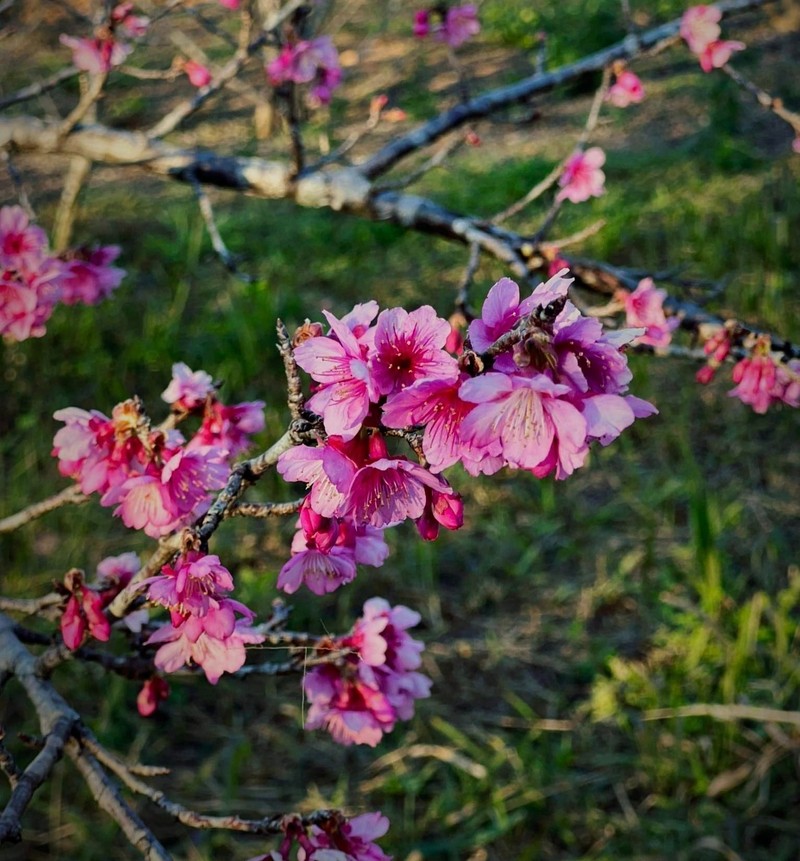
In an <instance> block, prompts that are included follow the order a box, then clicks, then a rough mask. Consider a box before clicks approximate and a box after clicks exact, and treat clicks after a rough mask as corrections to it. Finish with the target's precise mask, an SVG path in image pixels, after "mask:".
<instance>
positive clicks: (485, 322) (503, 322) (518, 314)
mask: <svg viewBox="0 0 800 861" xmlns="http://www.w3.org/2000/svg"><path fill="white" fill-rule="evenodd" d="M534 303H535V300H534V298H533V297H532V296H529V297H528V298H527V299H524V300H523V301H522V302H520V298H519V285H518V284H517V283H516V282H514V281H512V280H511V279H510V278H501V279H500V280H499V281H498V282H497V283H496V284H494V285H493V286H492V288H491V289H490V290H489V293H488V294H487V296H486V299H485V300H484V302H483V307H482V308H481V316H480V317H479V318H478V319H477V320H473V321H472V322H471V323H470V324H469V340H470V343H471V345H472V349H473V350H476V351H477V352H479V353H483V352H484V351H485V350H488V349H489V347H491V345H492V344H493V343H494V342H495V341H496V340H497V339H498V338H499V337H500V336H501V335H505V333H506V332H510V331H511V330H512V329H513V328H514V326H516V324H517V323H518V322H519V321H520V320H521V319H522V318H523V317H525V316H527V315H528V314H530V312H531V311H532V310H533V309H534V307H536V306H535V304H534Z"/></svg>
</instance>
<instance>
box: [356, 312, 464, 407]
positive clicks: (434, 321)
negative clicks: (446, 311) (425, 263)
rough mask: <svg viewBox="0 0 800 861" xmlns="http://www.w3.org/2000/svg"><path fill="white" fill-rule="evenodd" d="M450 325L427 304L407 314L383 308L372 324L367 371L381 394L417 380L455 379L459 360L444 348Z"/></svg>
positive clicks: (388, 392) (402, 387) (404, 386)
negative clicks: (373, 324)
mask: <svg viewBox="0 0 800 861" xmlns="http://www.w3.org/2000/svg"><path fill="white" fill-rule="evenodd" d="M449 336H450V324H449V323H448V322H447V320H444V319H442V318H441V317H439V316H437V314H436V311H434V309H433V308H431V306H430V305H423V306H422V307H421V308H417V309H416V310H414V311H411V312H410V313H409V312H408V311H405V310H404V309H403V308H391V309H390V310H387V311H382V312H381V313H380V315H379V317H378V322H377V324H376V327H375V339H374V346H375V352H374V353H373V354H372V356H371V359H370V365H369V367H370V371H371V373H372V377H373V379H374V380H375V385H376V386H377V388H378V391H379V392H380V393H381V394H384V395H386V394H390V393H391V392H396V391H399V390H401V389H404V388H406V387H407V386H410V385H411V384H412V383H415V382H416V381H417V380H420V379H423V378H424V379H440V380H455V379H456V378H457V376H458V363H457V362H456V360H455V359H454V358H453V357H452V356H451V355H450V354H449V353H447V352H445V350H444V345H445V343H446V342H447V339H448V337H449Z"/></svg>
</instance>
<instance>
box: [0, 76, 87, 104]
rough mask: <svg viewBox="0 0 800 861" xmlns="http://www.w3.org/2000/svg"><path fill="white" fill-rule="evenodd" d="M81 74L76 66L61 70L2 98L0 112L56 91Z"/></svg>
mask: <svg viewBox="0 0 800 861" xmlns="http://www.w3.org/2000/svg"><path fill="white" fill-rule="evenodd" d="M79 74H80V69H76V68H75V67H74V66H68V67H67V68H66V69H59V71H57V72H55V73H54V74H52V75H50V77H48V78H45V79H44V80H42V81H38V82H37V83H35V84H29V85H28V86H27V87H22V89H20V90H17V91H16V93H11V95H9V96H4V97H3V98H0V111H2V110H3V108H8V107H10V106H11V105H16V104H19V102H26V101H28V100H29V99H35V98H36V96H40V95H41V94H42V93H46V92H48V90H52V89H55V87H57V86H58V85H59V84H62V83H63V82H64V81H69V80H71V79H72V78H74V77H76V76H77V75H79Z"/></svg>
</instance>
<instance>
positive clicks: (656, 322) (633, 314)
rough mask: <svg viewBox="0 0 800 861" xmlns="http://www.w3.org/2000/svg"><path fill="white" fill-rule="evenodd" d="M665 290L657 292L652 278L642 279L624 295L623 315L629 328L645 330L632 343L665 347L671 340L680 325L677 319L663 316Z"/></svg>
mask: <svg viewBox="0 0 800 861" xmlns="http://www.w3.org/2000/svg"><path fill="white" fill-rule="evenodd" d="M666 296H667V291H666V290H659V289H657V288H656V286H655V284H653V279H652V278H643V279H642V280H641V281H640V282H639V285H638V286H637V288H636V289H635V290H634V291H633V292H631V293H627V292H626V293H625V295H624V296H623V302H624V304H625V315H626V318H627V323H628V325H629V326H644V327H645V329H646V330H647V331H646V332H645V334H644V335H640V336H639V337H638V338H636V340H635V341H634V342H633V343H635V344H647V345H648V346H650V347H666V346H667V344H669V342H670V341H671V340H672V333H673V331H674V330H675V329H677V328H678V326H679V325H680V320H679V319H678V318H677V317H669V318H668V317H666V316H665V315H664V308H663V305H664V299H665V298H666Z"/></svg>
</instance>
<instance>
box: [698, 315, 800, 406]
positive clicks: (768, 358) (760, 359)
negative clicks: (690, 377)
mask: <svg viewBox="0 0 800 861" xmlns="http://www.w3.org/2000/svg"><path fill="white" fill-rule="evenodd" d="M736 328H737V326H736V324H730V325H726V326H724V327H722V328H721V329H720V330H719V331H718V332H717V333H716V334H714V335H713V336H712V337H711V338H709V339H708V340H707V341H706V343H705V344H704V346H703V351H704V352H705V354H706V356H707V360H706V364H705V365H704V366H703V367H702V368H701V369H700V370H699V371H698V372H697V381H698V382H699V383H703V384H707V383H710V382H711V380H712V379H713V378H714V375H715V374H716V372H717V370H718V369H719V368H720V367H721V365H722V363H723V362H724V361H725V359H726V358H727V357H728V356H729V355H730V352H731V349H732V347H733V341H734V336H735V333H736ZM747 340H749V341H751V343H749V344H747V346H748V355H747V356H745V357H743V358H742V359H740V360H739V361H738V362H737V363H736V364H735V365H734V366H733V381H734V383H736V384H737V385H736V386H735V388H733V389H731V391H730V392H728V394H729V396H730V397H732V398H739V400H740V401H741V402H742V403H743V404H747V405H748V406H750V407H752V409H753V411H754V412H757V413H759V414H761V415H763V414H764V413H766V412H767V410H768V409H769V408H770V407H771V406H774V405H775V404H778V403H784V404H786V405H787V406H790V407H795V408H796V407H800V359H789V360H787V361H784V360H783V358H782V357H781V356H779V355H778V354H777V353H776V352H775V351H773V349H772V343H771V341H770V338H769V336H768V335H757V336H754V337H753V336H750V338H748V339H746V341H747Z"/></svg>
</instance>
